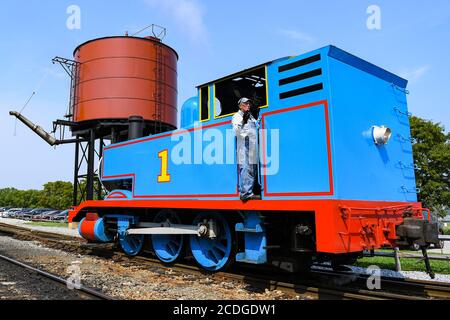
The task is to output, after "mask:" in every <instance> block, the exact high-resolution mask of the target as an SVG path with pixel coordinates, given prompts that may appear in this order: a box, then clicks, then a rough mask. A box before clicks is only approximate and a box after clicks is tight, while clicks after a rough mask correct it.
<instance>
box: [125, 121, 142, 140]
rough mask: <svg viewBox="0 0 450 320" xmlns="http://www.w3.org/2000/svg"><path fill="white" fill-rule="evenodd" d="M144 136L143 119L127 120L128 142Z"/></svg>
mask: <svg viewBox="0 0 450 320" xmlns="http://www.w3.org/2000/svg"><path fill="white" fill-rule="evenodd" d="M143 136H144V118H143V117H141V116H131V117H129V118H128V140H133V139H137V138H141V137H143Z"/></svg>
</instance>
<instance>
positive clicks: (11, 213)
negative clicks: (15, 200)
mask: <svg viewBox="0 0 450 320" xmlns="http://www.w3.org/2000/svg"><path fill="white" fill-rule="evenodd" d="M30 210H32V209H31V208H21V209H20V210H18V211H13V212H8V217H7V218H17V217H18V216H19V215H20V214H22V213H24V212H28V211H30Z"/></svg>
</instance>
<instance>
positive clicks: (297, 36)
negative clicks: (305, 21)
mask: <svg viewBox="0 0 450 320" xmlns="http://www.w3.org/2000/svg"><path fill="white" fill-rule="evenodd" d="M278 33H279V34H281V35H283V36H285V37H287V38H290V39H292V40H297V41H302V42H306V43H308V44H311V43H314V42H315V41H316V39H314V38H313V37H312V36H310V35H309V34H307V33H304V32H301V31H297V30H290V29H278Z"/></svg>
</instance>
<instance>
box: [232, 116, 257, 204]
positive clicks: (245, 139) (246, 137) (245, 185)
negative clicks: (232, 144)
mask: <svg viewBox="0 0 450 320" xmlns="http://www.w3.org/2000/svg"><path fill="white" fill-rule="evenodd" d="M243 119H244V112H243V111H242V110H239V111H238V112H237V113H235V114H234V116H233V119H232V120H231V123H232V125H233V130H234V133H235V135H236V146H237V148H236V149H237V161H238V165H239V192H240V196H241V199H246V198H250V197H252V196H253V195H254V194H253V187H254V186H255V184H256V183H257V181H256V178H257V176H258V174H257V170H258V162H259V158H258V143H257V137H258V136H257V135H258V130H259V121H257V120H256V119H255V118H254V117H253V116H252V114H251V113H250V112H249V118H248V121H247V123H246V124H244V123H243Z"/></svg>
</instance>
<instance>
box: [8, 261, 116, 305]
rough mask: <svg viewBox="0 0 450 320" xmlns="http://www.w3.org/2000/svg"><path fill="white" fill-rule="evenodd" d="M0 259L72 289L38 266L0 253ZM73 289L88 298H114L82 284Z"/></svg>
mask: <svg viewBox="0 0 450 320" xmlns="http://www.w3.org/2000/svg"><path fill="white" fill-rule="evenodd" d="M0 260H2V261H6V262H8V263H10V264H13V265H15V266H19V267H21V268H23V269H26V270H28V271H31V272H34V273H37V274H39V275H40V276H42V277H44V278H46V279H49V280H51V281H52V282H54V283H57V284H58V285H62V286H65V287H66V288H67V290H72V289H69V288H68V286H67V283H68V282H67V280H65V279H63V278H61V277H58V276H57V275H54V274H51V273H49V272H47V271H44V270H40V269H38V268H35V267H33V266H30V265H28V264H25V263H23V262H21V261H18V260H16V259H13V258H10V257H7V256H4V255H2V254H0ZM73 290H76V293H77V294H79V295H80V296H81V297H83V298H85V299H90V300H114V299H113V298H112V297H110V296H107V295H105V294H103V293H101V292H99V291H97V290H94V289H91V288H88V287H86V286H83V285H79V286H78V288H74V289H73Z"/></svg>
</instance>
